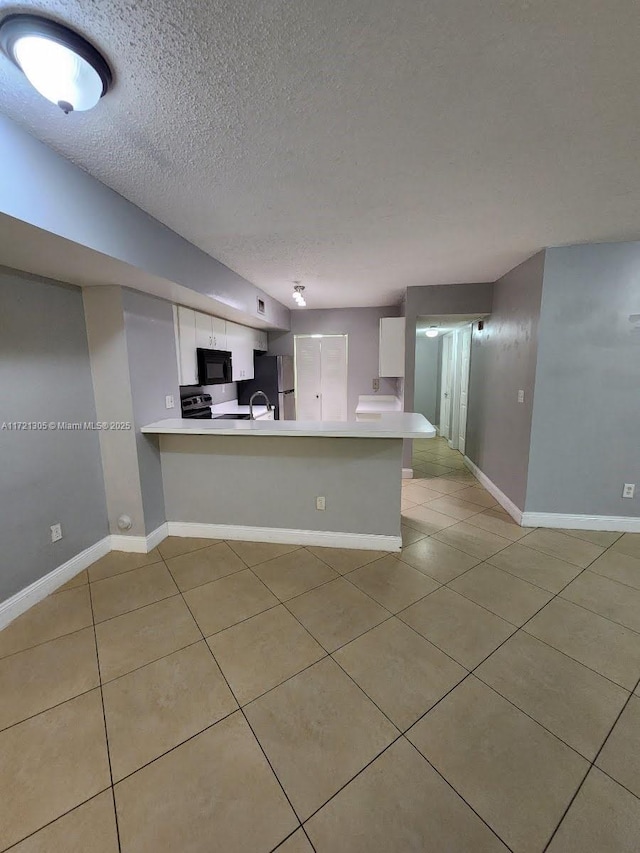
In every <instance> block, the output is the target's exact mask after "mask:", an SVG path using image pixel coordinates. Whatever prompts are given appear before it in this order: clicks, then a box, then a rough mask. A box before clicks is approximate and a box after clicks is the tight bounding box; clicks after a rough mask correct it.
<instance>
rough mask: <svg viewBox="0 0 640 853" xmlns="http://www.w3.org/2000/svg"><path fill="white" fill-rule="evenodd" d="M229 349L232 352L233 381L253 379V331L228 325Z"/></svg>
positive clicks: (235, 324) (231, 324)
mask: <svg viewBox="0 0 640 853" xmlns="http://www.w3.org/2000/svg"><path fill="white" fill-rule="evenodd" d="M227 349H229V350H230V351H231V359H232V381H233V382H238V381H242V380H244V379H253V329H249V328H247V326H240V325H238V324H237V323H227Z"/></svg>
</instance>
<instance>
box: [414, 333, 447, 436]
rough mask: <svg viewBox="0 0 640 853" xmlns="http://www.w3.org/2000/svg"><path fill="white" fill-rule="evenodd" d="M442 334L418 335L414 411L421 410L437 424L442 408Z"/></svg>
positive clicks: (428, 418) (429, 419) (431, 421)
mask: <svg viewBox="0 0 640 853" xmlns="http://www.w3.org/2000/svg"><path fill="white" fill-rule="evenodd" d="M441 349H442V336H439V337H437V338H427V337H426V336H425V335H417V336H416V366H415V393H414V403H413V410H414V412H420V414H422V415H424V416H425V418H426V419H427V420H428V421H430V423H432V424H434V425H437V423H438V420H437V418H438V410H439V408H440V400H439V390H440V370H439V364H440V358H439V356H440V352H441Z"/></svg>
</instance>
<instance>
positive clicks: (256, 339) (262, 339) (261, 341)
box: [251, 329, 267, 352]
mask: <svg viewBox="0 0 640 853" xmlns="http://www.w3.org/2000/svg"><path fill="white" fill-rule="evenodd" d="M251 332H252V335H253V348H254V350H258V351H259V352H266V351H267V333H266V332H265V331H264V329H251Z"/></svg>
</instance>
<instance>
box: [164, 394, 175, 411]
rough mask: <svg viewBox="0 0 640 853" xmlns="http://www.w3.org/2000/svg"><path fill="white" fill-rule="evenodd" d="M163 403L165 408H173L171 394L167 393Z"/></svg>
mask: <svg viewBox="0 0 640 853" xmlns="http://www.w3.org/2000/svg"><path fill="white" fill-rule="evenodd" d="M164 405H165V407H166V408H167V409H173V407H174V406H175V403H174V402H173V394H167V396H166V397H165V398H164Z"/></svg>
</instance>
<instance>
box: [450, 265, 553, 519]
mask: <svg viewBox="0 0 640 853" xmlns="http://www.w3.org/2000/svg"><path fill="white" fill-rule="evenodd" d="M543 272H544V252H539V253H538V254H537V255H534V256H533V257H532V258H529V260H527V261H525V262H524V263H522V264H520V265H519V266H517V267H515V269H513V270H511V271H510V272H508V273H507V274H506V275H505V276H503V277H502V278H501V279H499V280H498V281H497V282H496V283H495V285H494V290H493V311H492V313H491V316H490V317H487V318H486V319H485V321H484V330H483V331H482V332H479V331H478V329H477V323H474V324H473V337H472V343H471V371H470V379H469V409H468V417H467V438H466V455H467V456H468V457H469V459H471V461H472V462H474V463H475V464H476V465H477V466H478V468H480V470H481V471H483V472H484V473H485V474H486V475H487V477H488V478H489V479H490V480H491V481H492V482H494V483H495V484H496V485H497V486H498V487H499V488H500V489H501V490H502V491H503V492H504V494H505V495H507V497H508V498H510V500H512V501H513V503H514V504H515V505H516V506H517V507H518V508H519V509H524V505H525V495H526V491H527V468H528V460H529V442H530V436H531V413H532V411H533V399H534V383H535V381H536V356H537V353H538V322H539V318H540V300H541V295H542V277H543ZM519 390H523V391H524V395H525V396H524V403H518V391H519ZM536 393H537V391H536Z"/></svg>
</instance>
